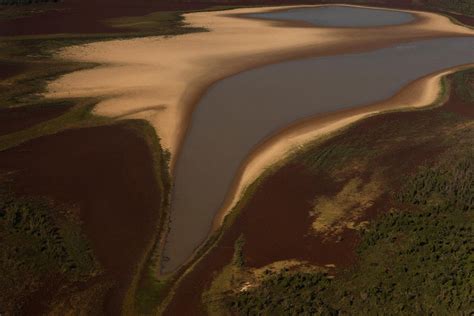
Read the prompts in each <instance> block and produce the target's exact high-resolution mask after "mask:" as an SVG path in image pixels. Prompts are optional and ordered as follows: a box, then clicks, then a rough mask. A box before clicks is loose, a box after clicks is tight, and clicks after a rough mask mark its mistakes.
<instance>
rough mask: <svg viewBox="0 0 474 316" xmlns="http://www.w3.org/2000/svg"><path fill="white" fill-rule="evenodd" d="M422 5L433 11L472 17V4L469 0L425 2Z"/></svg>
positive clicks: (473, 4)
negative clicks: (437, 10)
mask: <svg viewBox="0 0 474 316" xmlns="http://www.w3.org/2000/svg"><path fill="white" fill-rule="evenodd" d="M423 3H424V4H426V5H427V6H428V7H431V8H434V9H436V8H438V9H443V10H447V11H451V12H456V13H458V14H463V15H470V16H474V3H473V2H472V1H471V0H425V1H423Z"/></svg>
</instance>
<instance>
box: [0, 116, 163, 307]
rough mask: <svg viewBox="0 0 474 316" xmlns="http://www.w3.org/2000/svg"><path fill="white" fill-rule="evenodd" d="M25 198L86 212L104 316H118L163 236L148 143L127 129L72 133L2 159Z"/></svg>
mask: <svg viewBox="0 0 474 316" xmlns="http://www.w3.org/2000/svg"><path fill="white" fill-rule="evenodd" d="M0 166H1V169H2V171H3V172H10V171H11V172H14V173H13V175H12V177H11V179H12V180H13V185H14V189H15V191H16V192H17V193H19V194H27V195H40V196H46V197H49V198H52V199H54V200H55V201H59V202H62V203H67V204H68V205H76V206H78V207H79V210H80V216H81V219H82V221H83V227H84V228H83V229H84V231H85V233H86V235H87V237H88V238H89V239H90V240H91V243H92V246H93V250H94V253H95V254H96V256H97V258H98V260H99V262H100V263H101V265H102V266H103V268H104V270H105V274H106V278H107V279H108V280H110V281H112V282H114V284H115V286H114V287H113V288H112V289H111V290H110V291H109V293H108V297H107V299H106V306H105V307H104V309H105V311H106V312H107V313H108V314H112V315H118V314H119V312H120V308H121V304H122V300H123V297H124V294H125V291H126V289H127V287H128V286H129V283H130V281H131V278H132V276H133V272H134V268H135V266H136V264H137V262H138V260H140V258H142V257H143V255H144V251H145V248H146V247H147V245H148V243H149V242H150V241H151V240H152V238H153V237H154V234H155V233H156V229H157V227H156V225H157V221H158V216H159V207H160V205H159V203H160V194H161V192H160V190H159V189H158V187H157V183H156V180H155V176H154V168H153V159H152V154H151V151H150V149H149V147H148V145H147V143H146V142H145V141H144V140H143V139H142V138H140V137H139V136H137V135H136V134H135V132H133V131H131V130H130V129H128V128H126V127H125V126H124V125H123V124H117V125H112V126H101V127H92V128H82V129H73V130H66V131H64V132H60V133H58V134H55V135H51V136H44V137H40V138H37V139H34V140H32V141H29V142H27V143H25V144H22V145H20V146H18V147H15V148H12V149H9V150H6V151H3V152H2V153H1V155H0Z"/></svg>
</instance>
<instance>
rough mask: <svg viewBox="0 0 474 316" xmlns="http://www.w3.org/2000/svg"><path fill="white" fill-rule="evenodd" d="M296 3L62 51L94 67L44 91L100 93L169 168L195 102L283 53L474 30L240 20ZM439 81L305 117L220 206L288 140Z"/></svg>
mask: <svg viewBox="0 0 474 316" xmlns="http://www.w3.org/2000/svg"><path fill="white" fill-rule="evenodd" d="M293 7H296V6H291V7H273V8H268V7H267V8H245V9H235V10H228V11H213V12H198V13H189V14H186V15H185V21H186V22H187V23H188V24H190V25H192V26H196V27H206V28H207V29H208V30H209V32H201V33H191V34H185V35H180V36H176V37H148V38H136V39H127V40H114V41H106V42H96V43H92V44H87V45H81V46H71V47H67V48H65V49H63V50H62V51H60V52H59V57H60V58H63V59H67V60H74V61H79V62H93V63H99V64H101V66H98V67H96V68H93V69H89V70H83V71H77V72H73V73H71V74H67V75H65V76H62V77H61V78H59V79H57V80H55V81H53V82H51V83H50V84H49V86H48V92H47V93H46V97H49V98H77V97H98V98H99V99H100V102H99V103H98V104H97V106H96V108H95V110H94V112H95V113H96V114H98V115H104V116H108V117H116V118H139V119H146V120H147V121H149V122H150V123H151V124H152V125H153V127H154V128H155V129H156V131H157V134H158V135H159V136H160V138H161V142H162V145H163V146H164V147H165V148H166V149H168V150H169V151H170V152H171V153H172V161H171V168H172V170H173V169H174V163H175V161H176V155H177V153H178V150H179V147H180V143H181V141H182V139H183V137H184V134H185V132H186V129H187V127H188V123H189V119H190V117H191V113H192V110H193V107H194V105H195V104H196V103H197V101H198V99H199V98H200V96H201V95H202V94H203V93H205V91H206V89H207V88H208V87H209V86H210V85H211V84H213V83H214V82H216V81H218V80H221V79H223V78H225V77H228V76H231V75H234V74H236V73H238V72H241V71H244V70H247V69H250V68H253V67H257V66H261V65H265V64H271V63H276V62H280V61H284V60H289V59H295V58H302V57H307V56H321V55H331V54H336V53H342V52H344V53H347V52H359V51H363V50H369V49H375V48H381V47H386V46H390V45H393V44H396V43H400V42H408V41H413V40H418V39H428V38H435V37H436V38H439V37H447V36H472V35H474V31H472V30H470V29H468V28H465V27H462V26H458V25H455V24H453V23H451V21H450V20H449V19H448V18H447V17H444V16H441V15H437V14H434V13H427V12H416V11H410V12H411V13H413V14H414V15H415V16H416V20H415V21H414V22H412V23H409V24H405V25H398V26H385V27H378V28H363V29H358V28H318V27H307V25H304V24H302V23H293V24H292V23H289V22H288V23H287V22H272V21H267V20H256V19H248V18H241V17H240V15H242V14H247V13H257V12H266V11H271V10H281V9H287V8H293ZM439 78H440V74H436V75H434V76H430V77H427V78H424V79H422V80H419V81H417V82H416V83H414V84H413V85H410V87H407V88H405V89H404V90H403V91H402V92H400V93H399V94H398V95H397V96H396V97H394V98H393V100H392V99H391V100H388V101H386V102H383V103H381V104H378V105H371V106H367V107H363V108H359V109H355V110H347V111H343V112H340V113H337V114H331V115H327V116H324V117H319V118H315V119H314V120H308V121H307V122H305V123H303V124H299V125H298V126H296V127H293V128H289V129H288V130H286V131H284V132H283V133H282V134H279V135H278V136H277V137H274V138H273V139H271V140H270V141H267V142H266V143H265V144H264V145H263V146H262V147H261V148H260V149H259V150H258V151H256V152H255V153H253V154H252V155H251V157H250V158H249V160H248V161H247V163H246V164H245V165H244V166H243V167H242V173H241V177H240V178H239V179H238V180H237V182H236V185H235V186H234V188H235V190H234V194H231V197H230V198H229V200H228V203H227V204H226V208H225V210H227V209H229V207H230V206H232V205H233V204H234V202H235V201H236V199H237V198H238V197H239V196H240V194H241V193H242V191H243V188H245V186H246V185H247V184H249V183H250V182H252V181H253V180H254V179H255V178H256V177H258V175H260V174H261V172H262V171H263V170H264V169H265V168H266V167H268V166H269V165H271V164H272V163H274V162H275V160H276V159H281V158H282V157H283V156H284V155H285V154H286V153H288V151H290V150H291V149H294V148H295V146H296V147H297V146H302V145H303V144H304V143H306V142H308V141H310V140H312V139H314V138H315V137H318V136H320V135H322V134H326V133H329V132H331V131H334V130H336V129H338V128H341V127H343V126H346V125H347V124H349V123H352V122H354V121H356V120H358V119H361V118H363V117H366V116H367V115H371V114H374V113H377V112H379V111H381V110H384V109H390V108H397V107H399V105H400V104H403V105H404V106H421V105H426V104H429V103H431V101H433V100H434V99H435V98H436V96H437V93H438V82H439ZM220 214H221V215H222V214H224V212H220ZM221 219H222V216H219V217H218V218H216V223H220V221H221Z"/></svg>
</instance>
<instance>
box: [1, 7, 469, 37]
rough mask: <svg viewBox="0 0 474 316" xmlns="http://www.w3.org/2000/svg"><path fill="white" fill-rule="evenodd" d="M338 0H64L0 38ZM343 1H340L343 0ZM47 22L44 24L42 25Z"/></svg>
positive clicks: (5, 24)
mask: <svg viewBox="0 0 474 316" xmlns="http://www.w3.org/2000/svg"><path fill="white" fill-rule="evenodd" d="M334 2H338V3H340V2H341V1H321V0H303V1H298V2H294V1H288V0H281V1H280V0H262V1H258V0H250V1H242V0H236V1H235V0H234V1H219V0H214V1H193V2H188V1H151V0H137V1H129V0H101V1H93V0H88V1H81V0H69V1H68V0H65V1H64V2H60V3H58V4H57V6H55V9H54V10H48V11H45V12H43V13H40V14H35V15H31V16H27V17H20V18H16V19H9V20H2V21H0V36H14V35H41V34H43V35H44V34H58V33H80V34H94V33H116V32H123V31H126V30H123V29H118V28H113V27H110V26H107V25H106V24H104V23H103V20H105V19H110V18H115V17H123V16H140V15H145V14H149V13H152V12H156V11H192V10H202V9H206V8H211V7H213V6H222V5H226V6H245V5H291V4H324V3H334ZM343 2H344V1H343ZM345 2H347V3H357V4H369V5H374V6H383V7H391V8H399V9H423V10H428V11H433V12H441V13H444V14H448V15H450V16H452V17H454V18H456V19H458V20H459V21H460V22H462V23H464V24H467V25H474V17H472V16H463V15H460V14H455V13H451V12H445V11H442V10H436V9H433V8H434V7H426V6H423V5H420V1H414V0H390V1H389V0H383V1H377V0H367V1H357V2H355V1H345ZM0 8H1V6H0ZM45 21H47V23H45Z"/></svg>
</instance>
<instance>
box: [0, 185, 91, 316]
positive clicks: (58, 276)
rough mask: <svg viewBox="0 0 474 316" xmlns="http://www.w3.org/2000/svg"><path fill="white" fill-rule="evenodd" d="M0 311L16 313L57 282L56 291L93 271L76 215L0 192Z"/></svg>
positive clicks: (89, 252)
mask: <svg viewBox="0 0 474 316" xmlns="http://www.w3.org/2000/svg"><path fill="white" fill-rule="evenodd" d="M0 240H1V244H2V247H1V248H0V306H1V307H0V312H1V313H2V314H3V313H6V314H14V313H17V312H19V311H21V308H22V307H23V305H24V303H25V302H28V299H29V298H30V296H31V295H32V294H33V293H35V292H37V291H38V290H41V289H42V288H44V287H47V288H49V289H51V287H50V286H51V285H50V284H51V283H53V284H56V285H59V284H57V283H58V281H59V280H61V283H62V286H63V288H62V289H53V291H56V293H54V292H53V293H50V294H51V297H54V295H58V294H59V293H60V291H65V288H67V286H71V285H72V283H75V282H84V281H87V280H89V279H90V278H92V277H93V276H95V275H96V274H97V273H98V272H99V266H98V263H97V262H96V261H95V259H94V256H93V253H92V251H91V249H90V246H89V244H88V242H87V240H86V239H85V238H84V236H83V235H82V232H81V228H80V222H79V220H78V214H76V213H75V211H74V210H71V209H70V208H67V207H63V206H57V205H54V204H53V203H51V202H49V201H47V200H45V199H43V198H36V197H18V196H14V195H13V194H12V193H11V192H10V191H9V190H8V189H6V187H5V184H2V189H1V192H0Z"/></svg>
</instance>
